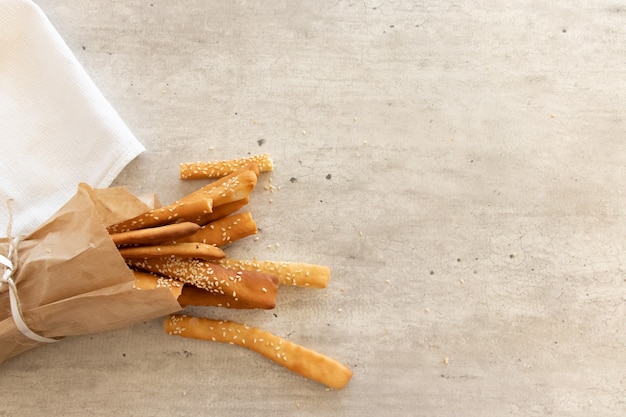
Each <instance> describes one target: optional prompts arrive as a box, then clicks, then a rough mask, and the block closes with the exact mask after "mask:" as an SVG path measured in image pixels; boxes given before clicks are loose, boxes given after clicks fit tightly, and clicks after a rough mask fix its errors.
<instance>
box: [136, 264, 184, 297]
mask: <svg viewBox="0 0 626 417" xmlns="http://www.w3.org/2000/svg"><path fill="white" fill-rule="evenodd" d="M133 274H134V275H135V288H136V289H138V290H152V289H155V288H162V287H166V288H169V289H170V292H171V293H172V294H173V295H174V296H175V297H177V300H178V298H180V295H181V292H182V290H183V283H182V282H180V281H176V280H173V279H170V278H163V277H159V276H156V275H154V274H149V273H147V272H141V271H133Z"/></svg>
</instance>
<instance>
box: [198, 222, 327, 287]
mask: <svg viewBox="0 0 626 417" xmlns="http://www.w3.org/2000/svg"><path fill="white" fill-rule="evenodd" d="M196 233H199V231H198V232H196ZM191 236H193V235H191ZM217 263H219V264H220V265H223V266H225V267H227V268H232V269H235V270H239V271H258V272H265V273H267V274H272V275H276V276H277V277H278V283H279V284H280V285H295V286H298V287H313V288H326V286H327V285H328V282H329V281H330V269H329V268H328V267H327V266H323V265H314V264H307V263H299V262H279V261H257V260H240V259H231V258H224V259H221V260H219V261H217Z"/></svg>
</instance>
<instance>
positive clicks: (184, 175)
mask: <svg viewBox="0 0 626 417" xmlns="http://www.w3.org/2000/svg"><path fill="white" fill-rule="evenodd" d="M251 162H254V163H256V164H257V165H258V167H259V171H260V172H268V171H272V170H273V169H274V163H273V162H272V159H271V158H270V156H269V154H267V153H264V154H260V155H254V156H249V157H245V158H238V159H230V160H220V161H208V162H205V161H199V162H184V163H181V164H180V178H181V179H205V178H221V177H224V176H226V175H229V174H232V173H233V172H235V171H237V170H238V169H241V168H244V167H246V166H247V165H249V164H250V163H251Z"/></svg>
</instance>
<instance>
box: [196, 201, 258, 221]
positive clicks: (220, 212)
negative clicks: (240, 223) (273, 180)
mask: <svg viewBox="0 0 626 417" xmlns="http://www.w3.org/2000/svg"><path fill="white" fill-rule="evenodd" d="M249 202H250V197H246V198H242V199H241V200H237V201H233V202H232V203H226V204H222V205H221V206H217V207H213V211H212V212H211V213H208V214H206V215H204V216H200V217H199V218H198V219H197V220H198V221H197V222H194V223H198V224H199V225H200V226H204V225H205V224H207V223H211V222H214V221H215V220H219V219H221V218H222V217H226V216H229V215H231V214H233V213H234V212H236V211H237V210H239V209H241V208H243V207H244V206H245V205H246V204H248V203H249Z"/></svg>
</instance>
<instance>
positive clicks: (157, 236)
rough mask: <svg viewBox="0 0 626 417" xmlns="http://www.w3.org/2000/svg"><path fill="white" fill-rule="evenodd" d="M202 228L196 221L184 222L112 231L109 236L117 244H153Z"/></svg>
mask: <svg viewBox="0 0 626 417" xmlns="http://www.w3.org/2000/svg"><path fill="white" fill-rule="evenodd" d="M199 229H200V226H198V225H197V224H195V223H191V222H183V223H176V224H168V225H166V226H159V227H150V228H148V229H139V230H131V231H128V232H120V233H111V234H109V236H110V237H111V239H112V240H113V242H115V244H116V245H118V246H121V245H151V244H154V243H160V242H167V241H170V240H173V239H176V238H180V237H183V236H187V235H190V234H192V233H195V232H197V231H198V230H199Z"/></svg>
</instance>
